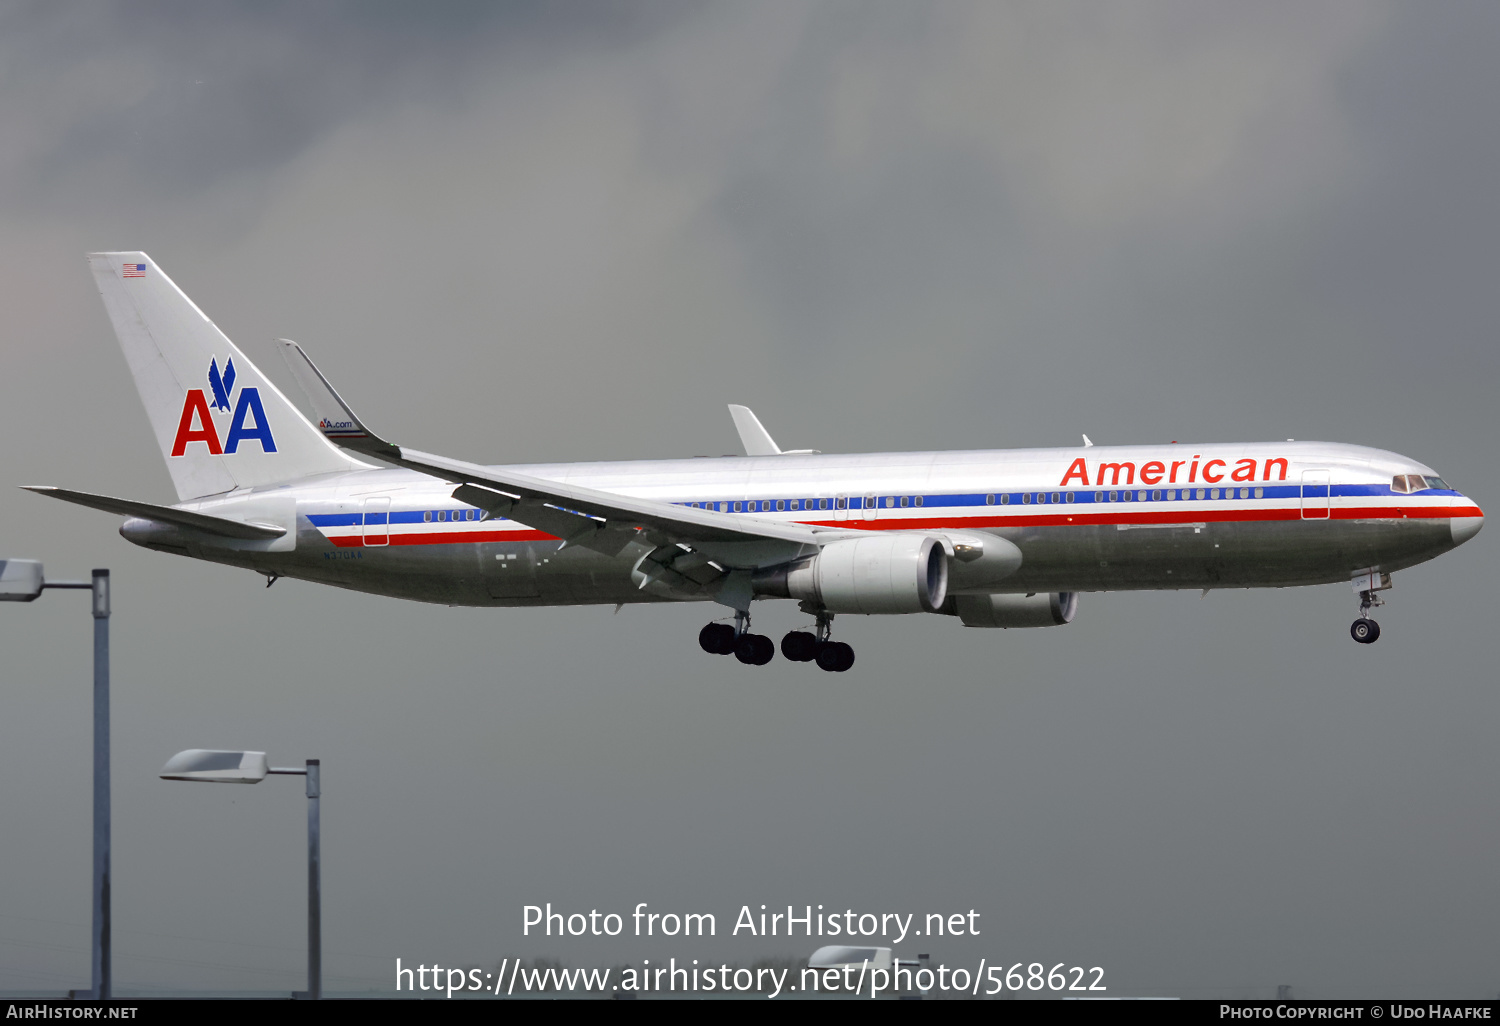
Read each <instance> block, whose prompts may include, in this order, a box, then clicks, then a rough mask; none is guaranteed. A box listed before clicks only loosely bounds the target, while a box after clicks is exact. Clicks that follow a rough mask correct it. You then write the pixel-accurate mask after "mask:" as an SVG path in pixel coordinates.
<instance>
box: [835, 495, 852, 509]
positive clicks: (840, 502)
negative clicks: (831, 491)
mask: <svg viewBox="0 0 1500 1026" xmlns="http://www.w3.org/2000/svg"><path fill="white" fill-rule="evenodd" d="M848 503H849V500H848V499H845V498H844V497H843V496H840V497H839V498H837V499H834V500H833V508H834V509H844V508H846V507H847V506H848Z"/></svg>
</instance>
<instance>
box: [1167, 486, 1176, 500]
mask: <svg viewBox="0 0 1500 1026" xmlns="http://www.w3.org/2000/svg"><path fill="white" fill-rule="evenodd" d="M1167 498H1168V499H1175V498H1177V489H1175V488H1169V489H1167Z"/></svg>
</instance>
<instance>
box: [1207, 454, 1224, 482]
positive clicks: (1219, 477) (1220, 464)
mask: <svg viewBox="0 0 1500 1026" xmlns="http://www.w3.org/2000/svg"><path fill="white" fill-rule="evenodd" d="M1215 463H1217V464H1218V465H1219V466H1221V467H1227V466H1229V464H1227V463H1225V462H1224V461H1223V460H1209V461H1208V462H1207V463H1205V464H1203V480H1205V481H1207V482H1208V483H1209V484H1218V483H1219V482H1220V481H1222V480H1224V475H1223V474H1220V475H1219V476H1218V477H1209V476H1208V468H1209V467H1211V466H1213V465H1214V464H1215Z"/></svg>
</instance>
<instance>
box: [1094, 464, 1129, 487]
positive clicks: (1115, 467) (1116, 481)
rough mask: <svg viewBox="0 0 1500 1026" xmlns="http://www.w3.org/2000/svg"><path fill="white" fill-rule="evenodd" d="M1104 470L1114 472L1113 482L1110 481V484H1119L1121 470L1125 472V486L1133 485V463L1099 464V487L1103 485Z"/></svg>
mask: <svg viewBox="0 0 1500 1026" xmlns="http://www.w3.org/2000/svg"><path fill="white" fill-rule="evenodd" d="M1106 470H1113V471H1114V472H1115V477H1114V480H1113V481H1111V482H1110V484H1119V483H1120V471H1122V470H1123V471H1125V475H1126V476H1125V483H1126V484H1135V464H1134V463H1101V464H1099V480H1098V483H1099V484H1101V485H1102V484H1104V472H1105V471H1106Z"/></svg>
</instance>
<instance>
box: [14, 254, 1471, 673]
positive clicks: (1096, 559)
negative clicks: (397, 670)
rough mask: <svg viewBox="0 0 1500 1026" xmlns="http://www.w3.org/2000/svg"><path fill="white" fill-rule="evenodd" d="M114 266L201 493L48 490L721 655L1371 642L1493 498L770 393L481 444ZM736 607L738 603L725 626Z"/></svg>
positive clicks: (161, 546) (169, 422)
mask: <svg viewBox="0 0 1500 1026" xmlns="http://www.w3.org/2000/svg"><path fill="white" fill-rule="evenodd" d="M88 259H89V264H90V266H91V268H92V271H93V275H94V280H95V282H96V284H97V286H98V288H99V292H100V295H101V297H102V298H103V300H104V306H105V309H106V311H107V312H108V314H109V317H110V320H111V321H112V322H113V325H114V329H115V333H116V335H117V336H118V337H119V341H120V345H121V348H122V349H123V350H124V353H125V359H126V362H127V364H128V365H129V367H130V371H131V374H132V375H133V376H134V378H135V383H136V386H137V388H138V389H139V391H140V395H141V399H142V401H143V402H144V403H145V406H146V413H147V417H148V419H149V420H150V422H151V426H152V429H153V431H154V432H155V434H156V440H157V444H158V445H159V446H160V448H161V451H162V455H163V457H164V458H165V460H166V463H167V469H168V471H169V473H170V474H171V477H172V482H173V484H174V485H175V487H176V490H177V497H178V500H179V501H178V502H176V503H173V504H170V505H163V504H157V503H150V502H142V501H137V500H133V499H121V498H113V497H110V496H103V495H95V494H91V493H88V492H81V491H75V490H71V489H64V488H57V487H51V486H23V487H28V488H30V490H32V491H35V492H40V493H42V494H45V495H50V496H52V497H54V498H58V499H62V500H65V501H68V502H74V503H78V504H80V505H83V506H88V507H92V508H94V509H99V510H103V511H106V512H110V513H115V514H118V515H122V516H124V517H126V518H127V519H126V520H125V521H124V523H123V525H122V526H121V527H120V534H121V535H123V536H124V537H125V538H126V539H127V540H129V541H131V542H134V543H135V544H137V545H142V546H145V547H146V548H149V549H155V550H157V551H160V552H168V553H173V554H176V555H182V556H189V557H192V558H196V559H204V560H209V561H211V562H215V563H223V564H226V565H229V566H235V567H243V568H247V569H250V570H254V571H256V572H258V573H260V574H263V575H265V577H266V585H267V587H269V586H270V585H272V584H274V583H275V582H276V581H277V580H278V579H280V578H282V577H292V578H299V579H302V580H308V581H316V582H320V583H323V584H330V585H334V586H336V587H341V588H348V589H352V590H356V591H363V592H371V593H374V594H379V595H388V596H394V597H397V598H403V599H414V600H418V601H423V602H434V603H445V604H449V605H463V606H502V607H504V606H553V605H575V604H587V603H611V604H615V605H616V608H617V609H618V608H619V607H620V606H621V605H623V604H625V603H643V602H693V601H709V602H713V603H716V604H717V605H718V606H720V607H722V608H723V609H724V610H726V612H725V613H724V615H722V616H721V617H719V618H718V619H716V620H715V621H714V622H711V623H709V624H708V625H707V626H705V627H704V628H703V629H702V631H701V632H700V634H699V645H700V647H701V648H702V649H703V650H704V651H706V652H710V653H714V654H720V655H728V654H731V653H732V654H733V655H734V656H735V657H736V658H737V659H738V660H739V661H740V662H742V663H745V664H748V665H764V664H765V663H767V662H769V661H771V659H772V658H773V657H774V654H775V651H776V646H775V645H774V644H773V643H772V641H771V639H770V638H769V637H767V636H766V635H762V634H756V633H754V632H753V631H752V630H751V607H752V604H753V603H755V602H756V601H757V600H761V601H765V600H771V599H786V600H791V601H795V602H796V603H797V606H798V608H799V609H800V610H801V612H802V613H803V614H804V615H805V616H807V617H809V618H811V623H810V624H805V625H804V626H803V627H800V628H799V629H796V630H793V631H790V632H789V633H787V634H786V635H785V637H784V638H783V639H782V641H781V644H780V650H781V653H782V656H783V657H784V658H786V659H788V660H791V661H794V662H813V663H816V664H817V666H818V667H820V668H821V669H823V670H826V671H830V672H842V671H846V670H848V669H849V668H850V667H851V666H852V665H853V663H854V650H853V648H852V647H851V646H850V645H849V644H848V643H846V642H843V641H835V640H834V639H833V638H832V629H833V621H834V617H835V616H837V615H840V614H865V615H895V614H913V613H927V614H936V615H945V616H951V617H953V618H954V620H956V621H957V622H958V623H960V624H962V625H964V626H967V627H985V628H1021V627H1046V626H1057V625H1061V624H1066V623H1069V622H1071V621H1072V620H1073V619H1074V617H1075V615H1076V613H1077V610H1078V596H1079V593H1081V592H1090V591H1131V590H1171V589H1177V590H1189V589H1190V590H1199V591H1201V592H1202V593H1203V594H1205V595H1206V594H1207V593H1208V592H1209V591H1210V590H1212V589H1222V588H1271V587H1275V588H1283V587H1295V586H1303V585H1316V584H1326V583H1333V582H1339V581H1348V582H1350V583H1351V585H1352V587H1353V590H1354V592H1355V594H1356V595H1357V596H1358V599H1359V603H1360V606H1359V617H1358V619H1356V620H1355V621H1354V623H1353V625H1352V626H1351V628H1350V634H1351V635H1352V637H1353V638H1354V640H1355V641H1357V642H1360V643H1362V644H1370V643H1372V642H1374V641H1375V640H1376V638H1378V637H1379V636H1380V626H1379V624H1377V623H1376V621H1375V620H1374V619H1372V618H1371V617H1370V615H1369V614H1370V612H1371V610H1372V608H1373V607H1376V606H1380V605H1383V604H1384V601H1383V599H1382V597H1381V596H1382V593H1384V592H1386V591H1388V590H1389V589H1390V587H1391V574H1392V573H1394V572H1396V571H1399V570H1403V569H1405V568H1407V567H1411V566H1415V565H1417V564H1418V563H1423V562H1426V561H1427V560H1430V559H1433V558H1434V557H1436V556H1438V555H1440V554H1441V553H1444V552H1447V551H1448V550H1449V549H1452V548H1455V547H1456V546H1458V545H1461V544H1463V543H1464V542H1465V541H1467V540H1468V539H1470V538H1472V537H1474V535H1475V534H1476V533H1478V531H1479V529H1480V527H1481V526H1482V525H1483V523H1484V516H1483V513H1482V511H1481V510H1480V508H1479V506H1478V505H1477V504H1476V503H1475V502H1474V501H1473V500H1472V499H1470V498H1468V497H1467V496H1465V495H1463V494H1462V493H1461V492H1459V491H1457V490H1456V489H1454V488H1452V487H1450V486H1449V485H1448V484H1447V483H1446V482H1445V481H1443V479H1442V478H1441V477H1440V476H1439V475H1438V474H1437V472H1436V471H1435V470H1433V469H1432V468H1431V467H1428V466H1426V465H1424V464H1421V463H1418V462H1416V461H1415V460H1412V459H1409V458H1407V457H1405V456H1402V455H1399V454H1397V453H1394V452H1386V451H1382V450H1379V449H1372V448H1366V447H1364V446H1357V445H1345V444H1336V443H1326V442H1294V441H1292V440H1290V439H1288V440H1286V441H1285V442H1251V443H1231V444H1221V443H1205V444H1192V445H1186V444H1179V443H1177V442H1171V443H1169V444H1159V445H1130V446H1102V445H1099V446H1096V445H1094V444H1093V443H1092V442H1091V441H1090V439H1089V438H1088V436H1086V435H1085V436H1083V442H1084V444H1083V446H1082V447H1073V448H1053V449H1002V450H975V451H954V452H910V453H856V454H824V453H819V452H816V451H814V450H793V451H784V450H782V449H780V448H779V447H778V446H777V445H776V443H775V441H774V440H773V439H772V437H771V435H770V434H769V432H767V431H766V429H765V428H764V427H763V426H762V425H761V423H760V421H759V420H758V419H757V418H756V416H755V414H754V413H752V412H751V411H750V410H749V409H748V408H746V407H743V406H731V407H730V412H731V415H732V417H733V420H734V423H735V426H736V428H737V429H738V431H739V434H740V438H741V441H742V442H743V445H744V448H745V455H744V456H743V457H740V456H726V457H717V458H710V457H697V458H690V459H673V460H636V461H628V462H608V463H565V464H530V465H527V464H517V465H498V466H481V465H478V464H474V463H466V462H462V461H459V460H454V459H449V458H446V457H443V456H437V455H433V454H430V453H425V452H421V451H419V450H416V449H411V448H407V447H405V446H402V445H398V444H396V443H393V442H390V441H388V440H386V439H384V438H382V437H380V436H379V435H377V434H376V433H375V432H374V431H372V430H371V429H370V428H369V427H368V426H367V425H366V423H365V422H364V421H363V420H362V419H361V418H360V417H358V416H356V415H355V413H354V412H353V410H352V409H351V408H350V407H349V405H348V404H347V403H346V402H345V401H344V400H343V398H342V397H341V396H340V395H339V394H338V392H337V391H335V390H334V388H333V386H332V385H330V384H329V383H328V381H327V379H326V378H325V377H324V376H323V374H322V373H321V372H320V371H319V370H318V369H317V367H315V366H314V365H313V363H312V361H311V360H309V359H308V357H307V355H306V354H305V353H304V352H303V350H302V348H301V347H300V346H298V345H297V344H296V343H295V342H291V341H289V340H285V339H283V340H279V341H278V347H279V350H280V352H281V353H282V355H283V357H284V358H285V359H286V362H287V364H288V367H289V368H290V370H291V372H292V375H293V377H294V378H295V379H296V380H297V381H298V383H299V385H300V386H301V387H302V388H303V390H304V391H305V392H306V393H307V400H308V404H309V407H310V409H311V410H312V413H313V416H312V417H311V418H309V417H305V416H303V415H302V413H301V412H299V411H298V409H297V408H296V407H295V406H293V404H292V403H291V402H290V401H288V399H287V398H286V396H285V395H284V394H283V393H282V392H281V391H280V390H279V389H278V388H277V387H276V385H275V384H273V383H272V381H271V380H270V379H269V378H267V377H266V376H265V375H264V374H263V373H262V372H261V371H260V369H259V368H258V367H257V366H256V365H255V364H254V363H253V362H251V360H250V359H249V358H248V357H247V356H246V355H245V354H244V353H243V352H242V351H241V350H240V349H239V348H237V347H236V346H235V345H234V343H232V342H231V341H230V340H229V339H228V338H227V337H225V335H224V334H223V333H222V332H221V331H219V329H218V328H217V327H215V325H214V324H213V322H212V321H210V320H209V318H208V317H207V316H205V315H204V314H203V312H202V311H201V310H199V309H198V307H197V306H195V305H194V304H193V302H192V301H191V300H190V299H189V298H188V297H187V296H186V295H185V294H184V293H183V292H182V291H181V290H180V289H179V288H178V287H177V286H176V285H175V284H173V282H172V281H171V279H169V278H168V277H167V276H166V275H165V274H164V273H163V272H162V271H161V268H160V267H159V266H158V265H157V264H156V263H154V262H153V261H152V260H151V259H150V257H148V256H147V255H146V254H145V253H141V252H129V253H126V252H121V253H93V254H90V255H89V257H88ZM730 619H732V620H733V622H732V623H729V622H725V621H728V620H730Z"/></svg>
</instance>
